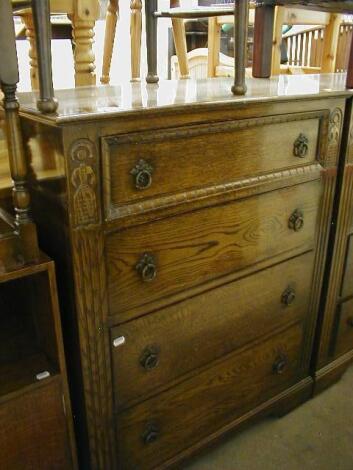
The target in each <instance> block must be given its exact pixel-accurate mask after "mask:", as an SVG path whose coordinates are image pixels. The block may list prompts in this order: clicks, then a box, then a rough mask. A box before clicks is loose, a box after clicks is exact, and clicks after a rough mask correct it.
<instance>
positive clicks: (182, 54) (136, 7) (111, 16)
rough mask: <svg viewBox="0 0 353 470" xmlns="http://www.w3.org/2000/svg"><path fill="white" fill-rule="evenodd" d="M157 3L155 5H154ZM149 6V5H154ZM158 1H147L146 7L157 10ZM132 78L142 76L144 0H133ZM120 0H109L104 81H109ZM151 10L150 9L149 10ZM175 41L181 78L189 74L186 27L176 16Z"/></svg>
mask: <svg viewBox="0 0 353 470" xmlns="http://www.w3.org/2000/svg"><path fill="white" fill-rule="evenodd" d="M154 3H155V5H154ZM152 4H153V7H152V6H149V5H152ZM156 5H157V2H154V0H153V1H152V2H150V1H149V2H146V9H149V8H151V9H152V8H153V9H154V10H156V9H157V8H156ZM179 6H180V1H179V0H170V7H171V8H175V7H179ZM130 8H131V26H130V36H131V78H132V80H136V79H139V78H140V60H141V32H142V13H141V11H142V0H131V3H130ZM118 9H119V0H109V4H108V10H107V17H106V30H105V39H104V56H103V66H102V77H101V82H102V83H109V74H110V65H111V59H112V53H113V46H114V38H115V32H116V23H117V18H118ZM149 11H150V10H149ZM172 26H173V35H174V43H175V48H176V53H177V56H178V60H179V64H180V65H179V67H180V71H181V78H187V77H188V76H189V72H188V66H187V60H186V42H185V29H184V22H183V20H182V19H179V18H174V19H173V20H172Z"/></svg>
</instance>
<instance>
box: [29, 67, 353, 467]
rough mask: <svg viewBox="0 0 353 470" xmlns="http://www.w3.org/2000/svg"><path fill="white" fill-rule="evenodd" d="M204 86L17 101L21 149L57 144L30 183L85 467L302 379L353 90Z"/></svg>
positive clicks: (280, 402)
mask: <svg viewBox="0 0 353 470" xmlns="http://www.w3.org/2000/svg"><path fill="white" fill-rule="evenodd" d="M259 82H260V83H259ZM198 85H199V86H196V84H194V83H193V82H189V81H188V80H181V81H179V82H177V83H175V82H162V83H161V84H160V85H159V88H158V89H157V87H150V86H148V85H147V84H145V85H141V84H140V83H138V84H128V85H127V86H128V90H130V91H131V87H132V92H130V94H127V93H126V90H125V89H121V88H120V87H117V88H113V87H100V88H96V89H95V90H94V95H92V90H89V92H88V91H87V94H86V95H85V93H84V90H82V93H80V94H79V98H78V99H77V92H75V90H71V91H70V90H66V91H62V92H58V97H59V100H60V103H61V107H60V108H59V113H58V115H56V116H54V115H46V116H44V115H38V112H37V111H36V109H35V97H34V96H29V97H27V99H29V100H30V102H27V103H23V106H22V107H21V109H22V111H21V113H22V121H21V124H22V125H23V128H24V131H25V133H26V135H27V136H28V139H29V142H30V151H31V155H32V156H33V155H36V156H37V158H39V159H41V160H45V158H46V155H47V150H48V148H51V149H52V150H53V151H54V152H55V153H56V154H57V155H59V156H60V158H59V159H58V166H57V174H56V177H55V176H54V175H53V176H52V178H48V179H47V180H39V179H37V178H36V174H35V172H34V175H33V176H34V178H33V180H32V185H31V187H32V194H33V208H34V214H35V217H36V220H37V221H38V227H39V234H40V240H41V243H42V244H43V247H44V248H45V250H47V251H48V252H49V253H50V255H51V256H53V257H54V258H55V259H56V260H57V266H58V272H59V273H60V274H59V280H60V282H59V285H60V293H61V298H62V304H63V314H64V318H65V321H66V328H65V331H66V332H67V338H66V339H67V344H68V347H69V349H68V351H69V355H70V358H72V364H71V366H72V369H73V370H75V372H76V373H75V375H74V374H73V375H72V376H73V380H74V382H75V385H76V386H75V397H74V400H73V404H74V406H75V415H77V416H78V417H79V422H78V429H79V430H80V432H79V435H80V437H81V442H80V448H81V449H82V450H84V451H83V452H82V458H83V460H82V462H81V465H82V467H83V468H89V463H90V464H91V466H92V468H94V469H102V468H104V469H105V470H109V469H115V468H129V469H131V468H154V467H157V466H164V467H167V466H168V465H171V464H177V462H180V461H181V460H182V459H185V458H186V457H188V456H189V455H191V454H192V453H194V452H197V451H198V450H199V449H201V448H203V447H205V446H207V445H209V444H211V443H212V442H214V441H216V440H217V439H218V438H220V437H221V436H222V435H224V434H225V433H226V432H228V431H230V430H232V429H236V428H238V427H240V426H241V425H243V424H245V423H249V422H250V421H253V420H255V418H257V417H260V416H264V415H267V414H271V413H272V414H281V413H284V412H286V411H288V410H289V409H291V408H293V407H294V406H296V405H298V404H299V403H301V402H303V401H304V400H306V399H308V398H309V397H310V396H311V394H312V391H313V385H314V381H313V378H312V376H311V373H312V368H311V364H312V363H311V361H312V351H313V342H314V333H315V328H316V324H317V315H318V311H319V303H320V297H321V287H322V279H323V274H324V269H325V260H326V256H327V246H328V239H329V232H330V227H331V217H332V211H333V205H334V197H335V188H336V181H337V180H336V177H337V169H338V165H339V155H340V153H339V149H340V141H341V132H342V120H343V114H344V109H345V105H346V100H348V99H350V98H351V96H352V94H351V92H350V91H349V90H346V89H345V78H344V77H343V76H339V75H337V74H332V75H329V76H326V75H325V76H318V77H316V78H315V79H311V78H308V77H307V76H306V77H301V76H296V77H291V76H286V77H283V76H281V77H278V78H273V79H272V80H271V81H267V80H263V81H259V80H254V79H249V80H248V86H249V92H248V95H247V96H245V97H237V98H234V97H232V96H231V95H230V94H229V85H230V80H228V79H219V80H217V81H215V80H205V81H203V82H201V83H199V84H198ZM141 88H142V89H141ZM298 89H299V90H300V94H297V91H296V90H298ZM293 90H294V91H293ZM139 93H140V94H141V95H140V96H139ZM126 96H131V100H130V101H129V102H128V101H127V100H126ZM142 96H143V97H145V101H144V105H143V107H142V106H141V103H142ZM111 97H114V107H112V108H111V109H110V112H109V114H107V113H102V112H101V109H102V107H104V103H107V100H109V99H110V98H111ZM119 97H123V98H124V105H123V106H122V104H121V103H122V102H121V101H120V98H119ZM87 99H89V103H90V106H89V107H87ZM32 101H33V103H32ZM83 103H85V106H84V111H82V110H83ZM79 110H81V111H80V112H78V111H79ZM220 148H221V151H220ZM277 149H278V151H277ZM269 312H271V314H270V315H269ZM75 359H77V363H76V360H75ZM74 377H75V378H74ZM87 449H89V453H88V452H87ZM85 458H89V460H90V462H87V461H86V460H85Z"/></svg>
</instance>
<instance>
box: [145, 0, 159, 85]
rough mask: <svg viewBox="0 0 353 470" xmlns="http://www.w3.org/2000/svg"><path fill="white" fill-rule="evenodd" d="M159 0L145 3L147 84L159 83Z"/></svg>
mask: <svg viewBox="0 0 353 470" xmlns="http://www.w3.org/2000/svg"><path fill="white" fill-rule="evenodd" d="M157 4H158V2H157V0H147V1H145V12H146V44H147V65H148V73H147V77H146V81H147V83H157V82H158V80H159V79H158V75H157V18H156V17H155V16H154V12H155V11H157Z"/></svg>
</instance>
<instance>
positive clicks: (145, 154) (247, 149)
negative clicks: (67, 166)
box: [103, 113, 320, 206]
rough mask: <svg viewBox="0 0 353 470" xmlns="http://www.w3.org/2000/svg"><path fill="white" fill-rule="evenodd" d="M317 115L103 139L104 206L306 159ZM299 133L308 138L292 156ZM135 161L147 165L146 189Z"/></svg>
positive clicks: (313, 147)
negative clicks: (301, 153) (302, 151)
mask: <svg viewBox="0 0 353 470" xmlns="http://www.w3.org/2000/svg"><path fill="white" fill-rule="evenodd" d="M319 116H320V113H306V114H304V113H303V114H293V115H289V116H281V115H280V116H273V117H269V118H258V119H247V120H243V121H233V122H225V123H218V124H207V125H206V126H205V125H203V126H193V127H190V126H189V127H188V128H178V129H171V130H164V131H156V132H145V133H138V134H129V135H123V136H117V137H108V138H105V139H103V144H104V145H103V154H104V158H105V164H104V172H105V174H104V182H105V186H104V191H105V194H106V204H107V205H108V206H109V205H110V204H112V205H113V206H118V205H122V204H132V203H133V202H136V201H138V200H142V199H146V198H151V197H154V196H161V195H163V194H170V193H177V192H184V191H187V190H188V189H192V188H198V187H203V186H207V185H217V184H224V183H226V182H230V181H234V180H236V179H239V178H241V177H244V176H249V175H252V176H254V175H256V174H261V173H266V172H272V171H278V170H281V169H285V168H293V167H298V166H301V165H303V164H307V163H312V162H314V161H315V158H316V154H317V142H318V135H319V122H320V119H319ZM310 117H311V118H310ZM301 134H303V135H305V137H306V138H307V139H308V141H307V145H308V148H307V153H306V154H305V156H304V158H298V156H295V155H294V144H295V143H296V141H297V139H298V137H299V136H300V135H301ZM220 142H221V147H220ZM215 155H217V158H215ZM141 159H142V160H144V161H145V162H146V163H147V164H148V165H149V169H148V171H149V172H150V173H151V175H152V180H151V181H149V183H151V184H150V186H149V187H147V188H143V189H137V188H136V177H137V175H136V174H135V175H134V174H131V172H132V171H134V169H135V168H136V171H137V167H136V165H138V164H139V162H140V160H141ZM139 168H140V171H142V167H139ZM137 172H138V171H137ZM145 176H146V174H145ZM142 179H143V178H142ZM145 182H146V181H145Z"/></svg>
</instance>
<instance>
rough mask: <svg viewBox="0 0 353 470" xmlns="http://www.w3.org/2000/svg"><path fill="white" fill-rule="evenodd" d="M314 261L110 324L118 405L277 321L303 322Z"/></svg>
mask: <svg viewBox="0 0 353 470" xmlns="http://www.w3.org/2000/svg"><path fill="white" fill-rule="evenodd" d="M313 261H314V256H313V252H312V251H311V252H309V253H306V254H304V255H302V256H298V257H296V258H293V259H292V260H290V261H288V262H285V263H280V264H278V265H275V266H273V267H270V268H267V269H265V270H263V271H260V272H258V273H256V274H254V275H253V276H250V277H249V276H246V277H244V278H242V279H240V280H239V281H235V282H232V283H230V284H226V285H224V286H221V287H219V288H216V289H212V290H210V291H208V292H205V293H203V294H201V295H197V296H195V297H192V298H191V299H187V300H184V301H182V302H179V303H177V304H175V305H172V306H170V307H167V308H165V309H161V310H159V311H157V312H155V313H153V314H151V315H146V316H144V317H142V318H139V319H138V320H136V321H131V322H127V323H124V324H122V325H119V326H117V327H115V328H112V330H111V339H112V345H113V346H112V357H113V374H114V391H115V393H116V405H117V408H118V409H121V408H124V407H126V405H127V404H131V402H136V400H141V398H143V397H146V395H147V396H148V395H150V394H151V393H153V391H154V392H155V389H158V387H159V388H160V387H161V386H163V385H164V384H169V383H170V382H172V381H173V380H174V379H176V378H178V377H180V376H182V375H185V374H186V373H187V372H190V371H192V370H193V369H196V368H198V367H201V366H204V365H206V364H208V363H209V362H210V361H212V360H213V359H215V358H219V357H222V356H223V355H224V354H227V353H229V352H231V351H233V350H235V349H237V348H239V347H241V346H243V345H244V344H246V343H248V342H249V341H252V340H255V339H257V338H259V337H261V336H262V335H264V334H266V333H271V332H272V331H273V327H274V325H275V327H276V328H277V329H280V328H283V327H285V326H288V325H290V324H292V323H295V322H297V321H298V320H301V321H305V319H306V317H307V316H308V315H309V303H310V290H311V278H312V272H313ZM220 305H221V306H222V307H221V311H220ZM264 312H266V314H264ZM119 338H120V339H121V338H124V339H125V341H124V343H123V344H121V341H120V343H119V341H118V340H119ZM114 343H115V344H116V346H114Z"/></svg>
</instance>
